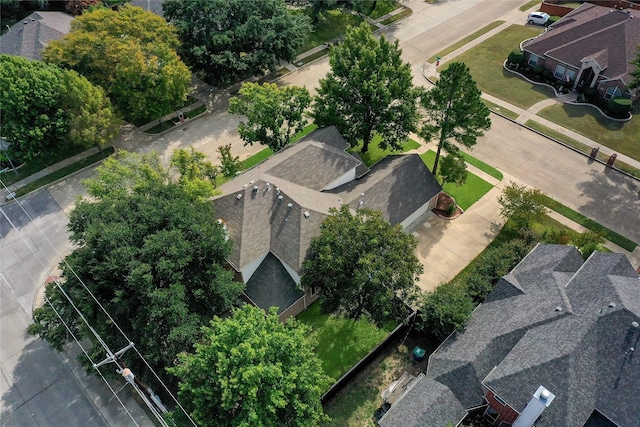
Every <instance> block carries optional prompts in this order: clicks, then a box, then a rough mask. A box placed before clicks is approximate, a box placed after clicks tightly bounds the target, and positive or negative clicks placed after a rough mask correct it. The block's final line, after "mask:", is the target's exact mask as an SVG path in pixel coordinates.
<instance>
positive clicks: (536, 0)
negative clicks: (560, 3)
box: [518, 0, 540, 12]
mask: <svg viewBox="0 0 640 427" xmlns="http://www.w3.org/2000/svg"><path fill="white" fill-rule="evenodd" d="M538 3H540V0H531V1H528V2H526V3H525V4H523V5H522V6H520V7H519V8H518V10H519V11H520V12H524V11H525V10H529V9H531V8H532V7H533V6H535V5H537V4H538Z"/></svg>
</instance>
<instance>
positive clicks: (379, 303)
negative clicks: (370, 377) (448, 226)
mask: <svg viewBox="0 0 640 427" xmlns="http://www.w3.org/2000/svg"><path fill="white" fill-rule="evenodd" d="M416 245H417V242H416V239H415V237H413V236H412V235H411V234H406V233H404V232H403V231H402V226H400V225H395V226H392V225H391V224H389V222H387V221H386V220H385V219H384V218H383V217H382V213H381V212H379V211H374V210H371V209H359V210H358V211H357V212H356V213H355V215H354V214H352V213H351V212H350V211H349V207H348V206H347V205H342V207H341V208H340V210H337V209H331V210H330V216H329V217H327V218H326V219H325V220H324V221H323V223H322V226H321V228H320V234H319V235H318V236H316V237H314V238H313V239H312V240H311V244H310V246H309V249H308V252H307V258H306V260H305V261H304V264H303V267H304V274H303V276H302V284H303V285H304V286H307V287H316V288H317V289H319V290H320V293H321V298H322V300H323V303H322V306H323V308H324V309H325V310H327V311H329V312H336V313H340V314H344V315H346V316H348V317H351V318H354V319H357V318H360V317H361V316H363V315H364V316H366V317H369V318H370V319H372V320H373V321H375V322H376V323H378V324H380V323H382V322H384V321H386V320H389V319H395V320H398V321H402V320H404V318H405V317H406V315H407V312H406V307H405V303H411V302H413V301H414V299H415V297H416V295H417V292H418V287H417V286H416V283H415V282H416V280H417V278H418V276H419V275H420V273H422V265H421V264H420V262H419V261H418V258H417V257H416V255H415V249H416Z"/></svg>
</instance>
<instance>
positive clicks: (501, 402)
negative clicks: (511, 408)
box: [493, 394, 507, 406]
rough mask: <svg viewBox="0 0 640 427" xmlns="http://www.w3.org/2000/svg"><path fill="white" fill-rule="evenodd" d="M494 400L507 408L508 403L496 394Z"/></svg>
mask: <svg viewBox="0 0 640 427" xmlns="http://www.w3.org/2000/svg"><path fill="white" fill-rule="evenodd" d="M493 398H494V399H495V400H496V402H498V403H499V404H501V405H502V406H507V402H505V401H504V400H502V399H500V396H498V395H497V394H494V395H493Z"/></svg>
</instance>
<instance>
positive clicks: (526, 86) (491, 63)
mask: <svg viewBox="0 0 640 427" xmlns="http://www.w3.org/2000/svg"><path fill="white" fill-rule="evenodd" d="M542 31H543V28H534V27H526V26H524V25H511V26H510V27H508V28H506V29H505V30H504V31H501V32H500V33H498V34H496V35H495V36H493V37H490V38H488V39H487V40H485V41H483V42H482V43H480V44H479V45H477V46H476V47H474V48H473V49H470V50H468V51H467V52H464V53H463V54H461V55H459V56H456V57H455V58H454V59H453V60H452V61H455V62H464V63H465V64H467V66H469V68H470V69H471V75H472V76H473V78H474V80H475V81H476V82H477V83H478V87H479V88H480V90H481V91H483V92H486V93H488V94H491V95H493V96H496V97H498V98H500V99H504V100H505V101H508V102H510V103H511V104H513V105H516V106H518V107H520V108H524V109H527V108H529V107H531V106H532V105H534V104H536V103H538V102H540V101H543V100H545V99H547V98H549V97H550V96H553V93H552V91H551V89H548V88H544V87H540V86H536V85H533V84H531V83H529V82H527V81H526V80H524V79H522V78H520V77H518V76H516V75H514V74H511V73H509V72H507V71H506V70H504V69H503V68H502V64H503V63H504V61H505V60H506V59H507V56H509V52H511V51H512V50H513V49H515V48H517V47H518V46H519V45H520V42H521V41H522V40H524V39H527V38H530V37H535V36H537V35H539V34H541V33H542ZM446 67H447V64H445V65H444V66H443V67H441V68H446ZM438 71H441V70H440V69H439V70H438Z"/></svg>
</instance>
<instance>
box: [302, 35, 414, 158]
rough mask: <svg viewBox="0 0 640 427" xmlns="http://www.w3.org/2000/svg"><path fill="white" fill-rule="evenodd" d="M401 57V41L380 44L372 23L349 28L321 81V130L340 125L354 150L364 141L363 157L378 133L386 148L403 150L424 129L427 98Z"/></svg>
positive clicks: (317, 110) (316, 114) (317, 112)
mask: <svg viewBox="0 0 640 427" xmlns="http://www.w3.org/2000/svg"><path fill="white" fill-rule="evenodd" d="M401 53H402V51H401V50H400V48H399V47H398V41H397V40H396V41H395V42H394V43H391V42H390V41H388V40H387V39H386V38H385V37H384V36H383V37H381V38H380V40H376V39H375V38H374V37H373V36H372V35H371V30H370V29H369V25H368V24H366V23H364V24H362V25H360V26H359V27H350V28H348V29H347V32H346V35H345V37H344V40H343V41H342V42H341V43H340V44H339V45H337V46H335V47H333V48H332V49H331V53H330V54H329V63H330V64H331V72H329V74H327V76H326V77H325V78H324V79H322V80H320V88H319V89H318V96H317V97H316V99H315V102H314V106H313V113H312V116H313V118H314V119H315V121H316V123H317V124H318V126H330V125H334V126H336V127H337V128H338V130H340V133H341V134H342V135H343V136H344V138H345V139H346V140H347V142H348V143H349V144H350V145H351V146H352V147H354V146H357V145H358V144H359V142H360V141H362V152H363V153H366V152H367V151H368V149H369V143H370V142H371V140H372V139H373V136H374V135H375V134H377V135H379V136H380V137H381V141H380V146H381V147H382V148H387V147H390V148H392V149H396V150H397V149H400V148H401V147H402V144H403V142H404V141H405V140H406V139H407V136H408V135H409V132H412V131H414V130H415V128H416V125H417V124H418V120H419V115H418V108H417V100H418V97H419V96H420V93H421V91H420V90H419V89H418V88H416V87H414V86H413V77H412V76H411V68H410V66H409V64H408V63H406V62H403V61H402V58H401V57H400V54H401Z"/></svg>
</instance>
